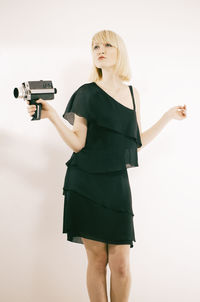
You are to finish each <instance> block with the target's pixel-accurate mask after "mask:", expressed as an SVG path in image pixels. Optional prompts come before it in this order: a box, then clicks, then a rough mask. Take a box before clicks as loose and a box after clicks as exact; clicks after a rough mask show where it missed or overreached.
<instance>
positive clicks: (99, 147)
mask: <svg viewBox="0 0 200 302" xmlns="http://www.w3.org/2000/svg"><path fill="white" fill-rule="evenodd" d="M129 88H130V93H131V95H132V99H133V105H134V109H133V110H132V109H129V108H128V107H126V106H124V105H122V104H121V103H119V102H118V101H116V100H115V99H114V98H112V97H111V96H110V95H109V94H107V93H106V92H105V91H104V90H103V89H102V88H101V87H99V86H98V85H97V84H96V83H95V82H91V83H86V84H83V85H82V86H80V87H79V88H78V89H77V90H76V91H75V92H74V93H73V95H72V96H71V98H70V100H69V102H68V104H67V107H66V109H65V112H64V114H63V117H64V118H65V119H66V120H67V121H68V122H69V123H70V124H72V125H73V123H74V113H75V114H77V115H79V116H81V117H85V118H86V119H87V137H86V144H85V147H84V148H82V149H81V150H80V151H79V152H73V154H72V156H71V158H70V159H69V160H68V161H67V162H66V165H67V171H66V175H65V180H64V186H63V195H64V196H65V198H64V211H63V233H67V240H69V241H71V242H76V243H81V244H83V242H82V240H81V237H84V238H87V239H92V240H96V241H101V242H104V243H111V244H130V247H133V241H136V239H135V232H134V224H133V218H134V217H133V216H134V213H133V209H132V196H131V190H130V184H129V178H128V173H127V169H128V168H131V167H137V166H138V156H137V148H139V147H141V146H142V143H141V137H140V133H139V127H138V123H137V118H136V111H135V101H134V95H133V89H132V86H129Z"/></svg>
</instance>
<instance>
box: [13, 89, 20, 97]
mask: <svg viewBox="0 0 200 302" xmlns="http://www.w3.org/2000/svg"><path fill="white" fill-rule="evenodd" d="M13 93H14V96H15V97H16V98H18V96H19V90H18V88H15V89H14V91H13Z"/></svg>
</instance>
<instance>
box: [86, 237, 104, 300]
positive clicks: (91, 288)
mask: <svg viewBox="0 0 200 302" xmlns="http://www.w3.org/2000/svg"><path fill="white" fill-rule="evenodd" d="M82 240H83V243H84V246H85V248H86V252H87V256H88V267H87V289H88V294H89V298H90V302H108V296H107V287H106V272H107V263H108V262H107V258H108V257H107V256H108V255H107V246H106V243H103V242H99V241H94V240H90V239H86V238H82Z"/></svg>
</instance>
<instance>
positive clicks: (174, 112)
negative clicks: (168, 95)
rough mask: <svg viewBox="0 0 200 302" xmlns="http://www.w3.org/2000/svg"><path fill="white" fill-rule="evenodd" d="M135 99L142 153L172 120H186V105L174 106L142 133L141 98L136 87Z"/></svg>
mask: <svg viewBox="0 0 200 302" xmlns="http://www.w3.org/2000/svg"><path fill="white" fill-rule="evenodd" d="M133 89H134V97H135V106H136V116H137V122H138V127H139V131H140V136H141V141H142V146H141V147H140V148H138V151H140V150H141V149H142V148H143V147H144V146H146V145H148V144H149V143H150V142H151V141H152V140H153V139H154V138H155V137H156V136H157V135H158V134H159V133H160V132H161V130H162V129H163V128H164V127H165V126H166V125H167V123H168V122H169V121H171V120H172V119H176V120H183V119H185V118H186V105H184V106H174V107H172V108H170V109H169V110H168V111H166V112H165V113H164V114H163V115H162V117H161V118H160V119H159V120H158V121H157V122H156V123H155V124H154V125H153V126H152V127H150V128H149V129H147V130H146V131H144V132H142V127H141V116H140V96H139V92H138V90H137V89H136V88H135V87H134V88H133Z"/></svg>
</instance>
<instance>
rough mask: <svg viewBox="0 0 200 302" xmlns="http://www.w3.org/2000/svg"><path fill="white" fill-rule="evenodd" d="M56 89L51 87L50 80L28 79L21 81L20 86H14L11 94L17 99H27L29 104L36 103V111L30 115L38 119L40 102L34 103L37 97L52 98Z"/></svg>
mask: <svg viewBox="0 0 200 302" xmlns="http://www.w3.org/2000/svg"><path fill="white" fill-rule="evenodd" d="M55 93H57V89H56V88H53V84H52V81H43V80H40V81H28V82H24V83H22V85H21V87H19V88H14V90H13V94H14V96H15V98H17V99H24V101H29V102H30V103H29V105H36V111H35V113H34V115H33V116H32V120H31V121H33V120H40V117H41V110H42V104H40V103H39V104H38V103H36V101H37V100H38V99H43V100H46V101H49V100H53V99H54V94H55Z"/></svg>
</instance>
